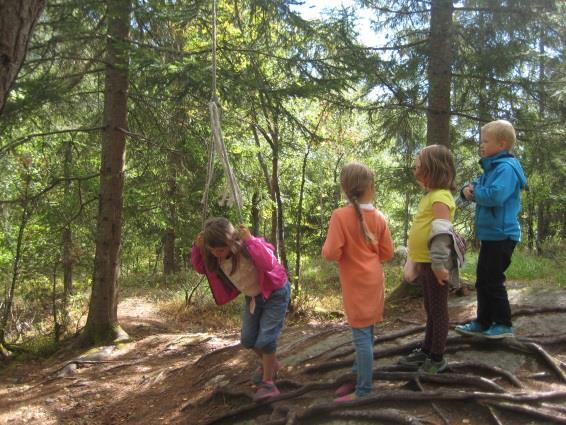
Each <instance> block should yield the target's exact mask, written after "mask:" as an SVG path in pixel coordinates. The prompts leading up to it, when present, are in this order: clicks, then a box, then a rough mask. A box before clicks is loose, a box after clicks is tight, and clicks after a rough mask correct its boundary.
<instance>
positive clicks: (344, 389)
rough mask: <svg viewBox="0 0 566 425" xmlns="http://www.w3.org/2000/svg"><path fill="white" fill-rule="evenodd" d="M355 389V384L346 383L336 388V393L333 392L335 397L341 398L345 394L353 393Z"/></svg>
mask: <svg viewBox="0 0 566 425" xmlns="http://www.w3.org/2000/svg"><path fill="white" fill-rule="evenodd" d="M355 389H356V384H355V383H353V382H346V383H344V384H342V385H340V386H339V387H338V389H337V390H336V391H334V395H335V396H336V397H343V396H345V395H347V394H350V393H353V392H354V390H355Z"/></svg>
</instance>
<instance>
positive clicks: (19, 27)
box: [0, 0, 47, 115]
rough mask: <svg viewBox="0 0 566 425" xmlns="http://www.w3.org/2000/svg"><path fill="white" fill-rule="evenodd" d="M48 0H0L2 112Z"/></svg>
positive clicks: (0, 90) (0, 108) (0, 110)
mask: <svg viewBox="0 0 566 425" xmlns="http://www.w3.org/2000/svg"><path fill="white" fill-rule="evenodd" d="M46 3H47V0H0V40H1V41H0V115H1V114H2V111H3V110H4V105H5V104H6V98H7V97H8V94H9V93H10V90H11V89H12V85H13V83H14V81H15V80H16V77H17V76H18V73H19V72H20V68H21V67H22V64H23V62H24V59H25V57H26V53H27V48H28V43H29V40H30V39H31V36H32V34H33V30H34V29H35V24H36V23H37V21H38V19H39V17H40V16H41V12H43V8H44V7H45V4H46Z"/></svg>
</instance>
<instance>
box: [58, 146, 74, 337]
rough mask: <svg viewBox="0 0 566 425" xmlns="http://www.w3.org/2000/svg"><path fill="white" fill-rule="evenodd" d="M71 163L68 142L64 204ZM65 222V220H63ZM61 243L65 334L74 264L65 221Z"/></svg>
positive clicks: (70, 232)
mask: <svg viewBox="0 0 566 425" xmlns="http://www.w3.org/2000/svg"><path fill="white" fill-rule="evenodd" d="M72 161H73V144H72V143H71V142H70V141H69V142H67V143H66V144H65V163H64V166H63V173H64V176H65V185H64V189H63V190H64V195H63V199H64V202H68V201H69V200H70V198H71V181H70V180H69V179H70V177H71V164H72ZM65 220H66V221H67V219H66V218H65ZM61 236H62V243H63V261H62V263H63V303H62V304H63V305H62V306H61V310H62V311H61V316H62V323H61V331H62V332H65V331H66V330H67V327H68V325H69V298H70V297H71V295H72V293H73V266H74V263H75V255H74V253H73V251H74V249H73V232H72V230H71V223H70V221H67V223H66V225H65V228H64V229H63V234H62V235H61Z"/></svg>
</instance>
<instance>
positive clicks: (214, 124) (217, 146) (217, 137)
mask: <svg viewBox="0 0 566 425" xmlns="http://www.w3.org/2000/svg"><path fill="white" fill-rule="evenodd" d="M212 8H213V11H212V93H211V99H210V102H209V104H208V107H209V110H210V124H211V128H212V139H211V141H210V143H209V145H208V162H207V166H206V184H205V188H204V193H203V196H202V200H201V203H202V204H203V217H202V220H203V223H204V221H205V220H206V218H207V215H208V193H209V191H210V184H211V182H212V177H213V174H214V153H215V152H216V153H217V154H218V156H219V157H220V159H221V160H222V166H223V168H224V173H225V174H226V178H227V180H228V186H229V191H228V192H227V193H225V194H224V197H223V198H224V199H225V201H226V203H228V204H229V205H232V204H233V203H235V204H236V208H237V210H238V218H239V220H240V223H241V222H242V197H241V193H240V188H239V187H238V182H237V181H236V177H235V175H234V171H233V170H232V167H231V166H230V161H229V158H228V152H227V151H226V146H225V145H224V140H223V139H222V127H221V122H220V113H219V110H218V101H217V98H216V0H214V1H213V6H212Z"/></svg>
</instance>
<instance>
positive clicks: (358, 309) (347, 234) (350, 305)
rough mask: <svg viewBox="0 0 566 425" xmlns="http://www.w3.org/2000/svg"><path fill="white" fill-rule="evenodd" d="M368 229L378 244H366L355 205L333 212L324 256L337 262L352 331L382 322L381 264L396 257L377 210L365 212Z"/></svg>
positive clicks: (364, 210) (387, 232)
mask: <svg viewBox="0 0 566 425" xmlns="http://www.w3.org/2000/svg"><path fill="white" fill-rule="evenodd" d="M362 214H363V217H364V221H365V223H366V225H367V228H368V230H369V231H370V232H372V234H373V235H374V236H375V239H376V242H375V243H373V244H372V243H369V242H366V240H365V238H364V235H363V234H362V231H361V228H360V222H359V219H358V217H357V215H356V211H355V210H354V207H353V206H352V205H348V206H346V207H344V208H338V209H336V210H334V211H333V212H332V216H331V218H330V223H329V225H328V234H327V236H326V241H325V242H324V245H323V246H322V255H323V256H324V258H326V259H327V260H328V261H337V262H338V267H339V269H340V286H341V287H342V297H343V301H344V311H345V313H346V319H347V320H348V323H349V324H350V326H352V327H353V328H364V327H367V326H370V325H373V324H374V323H376V322H379V321H381V320H382V319H383V307H384V293H385V290H384V279H385V276H384V274H383V268H382V267H381V262H382V261H387V260H389V259H390V258H391V257H393V249H394V248H393V241H392V239H391V233H390V232H389V228H388V226H387V221H386V220H385V217H384V216H383V214H382V213H381V212H379V211H378V210H376V209H362Z"/></svg>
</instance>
